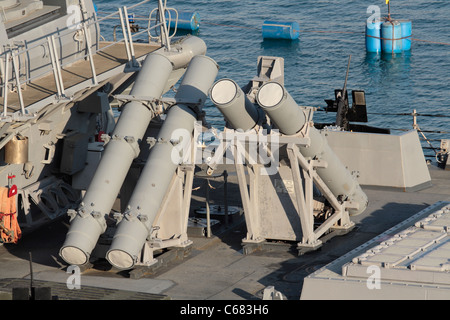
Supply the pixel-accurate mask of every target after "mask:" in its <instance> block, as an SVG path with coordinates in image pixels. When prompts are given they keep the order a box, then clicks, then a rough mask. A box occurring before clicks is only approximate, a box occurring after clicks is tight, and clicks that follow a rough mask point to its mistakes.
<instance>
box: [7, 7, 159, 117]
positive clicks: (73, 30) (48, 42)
mask: <svg viewBox="0 0 450 320" xmlns="http://www.w3.org/2000/svg"><path fill="white" fill-rule="evenodd" d="M150 1H151V0H144V1H142V2H140V3H137V4H135V5H132V6H130V7H128V8H127V7H126V6H124V7H122V8H118V10H117V12H113V13H111V14H109V15H107V16H105V17H102V18H100V19H98V18H97V16H96V15H93V16H92V17H83V21H81V22H76V23H74V24H72V25H70V26H67V30H66V31H64V32H61V33H59V34H56V33H52V34H48V35H47V36H45V37H43V38H42V40H39V41H37V42H36V43H35V44H34V45H32V46H30V47H27V48H25V49H18V48H17V47H15V48H14V47H13V48H11V47H10V48H8V49H7V50H5V51H4V52H3V53H2V54H1V55H0V57H1V56H3V57H4V59H1V62H2V71H3V72H4V74H3V77H2V80H3V93H2V96H3V98H4V99H3V112H2V114H1V116H2V118H6V117H8V114H7V110H8V91H9V88H8V86H9V84H10V83H12V82H13V78H15V81H14V82H15V86H16V88H17V94H18V97H19V105H20V112H21V114H22V115H25V114H26V110H25V105H24V101H23V97H22V92H21V86H22V85H24V84H28V83H30V82H31V81H32V80H34V79H37V78H40V77H42V76H45V75H48V73H49V71H45V72H42V73H39V74H37V75H34V76H27V77H26V79H23V80H20V72H19V69H18V57H20V55H23V54H25V55H27V54H28V53H29V52H30V51H31V50H33V49H35V48H38V47H41V46H44V47H47V48H48V49H49V53H50V54H49V60H50V61H49V63H50V64H51V66H52V71H53V75H54V77H55V82H56V90H57V93H56V98H57V99H58V100H60V99H62V98H65V90H64V83H63V78H62V74H61V70H62V68H63V67H65V66H67V65H70V64H73V63H75V62H78V61H82V60H84V59H86V58H87V59H89V62H90V67H91V72H92V80H93V85H97V84H98V81H97V74H96V70H95V64H94V59H93V56H94V55H95V54H97V53H99V52H103V51H105V50H106V49H108V48H110V47H112V46H114V45H116V44H118V43H122V42H123V43H124V44H125V51H126V54H127V59H128V62H129V63H131V64H132V65H134V66H136V61H135V54H134V47H133V37H132V32H131V27H130V23H129V21H128V11H129V10H132V9H134V8H136V7H139V6H141V5H143V4H145V3H147V2H150ZM158 9H159V10H161V11H162V12H164V11H165V7H164V5H163V4H162V1H161V0H159V1H158ZM82 10H83V9H82ZM116 16H118V19H120V21H121V27H122V34H123V38H121V39H119V40H117V41H113V42H112V43H110V44H108V45H106V46H103V47H102V48H100V47H98V48H95V49H94V50H92V49H93V48H92V43H91V41H90V35H89V32H88V29H89V27H91V26H93V25H98V24H99V23H100V22H103V21H105V20H107V19H111V18H113V17H114V18H115V17H116ZM163 23H164V21H163V22H161V23H158V24H155V25H154V26H149V27H148V28H146V29H144V30H143V31H141V32H140V33H144V32H150V30H151V29H154V28H157V27H159V26H163ZM80 29H81V30H83V33H84V40H85V41H86V51H87V53H86V54H84V55H82V56H79V57H77V58H75V59H72V60H70V61H67V62H65V63H61V62H62V61H61V60H62V59H63V57H59V56H58V52H57V47H56V41H57V40H58V39H61V38H62V37H66V36H75V35H76V34H77V33H78V32H79V30H80ZM162 29H163V32H162V33H164V31H167V30H166V29H165V28H164V27H163V28H162ZM164 40H165V39H164ZM164 40H163V34H161V36H160V41H161V43H164V42H165V41H164ZM41 67H42V66H41ZM10 72H12V74H11V76H9V73H10Z"/></svg>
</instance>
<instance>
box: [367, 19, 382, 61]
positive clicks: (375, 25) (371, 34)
mask: <svg viewBox="0 0 450 320" xmlns="http://www.w3.org/2000/svg"><path fill="white" fill-rule="evenodd" d="M381 23H382V21H380V20H376V21H373V22H371V23H367V24H366V50H367V52H376V53H380V52H381V41H380V38H381Z"/></svg>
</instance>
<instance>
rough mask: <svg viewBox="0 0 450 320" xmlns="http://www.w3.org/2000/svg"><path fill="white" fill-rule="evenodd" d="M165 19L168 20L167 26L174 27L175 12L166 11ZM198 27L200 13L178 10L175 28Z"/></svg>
mask: <svg viewBox="0 0 450 320" xmlns="http://www.w3.org/2000/svg"><path fill="white" fill-rule="evenodd" d="M165 18H166V20H169V22H170V23H169V27H170V28H175V23H176V22H177V21H176V18H177V14H176V12H174V11H173V10H171V11H170V19H169V13H167V12H166V15H165ZM199 28H200V15H199V13H198V12H196V11H194V12H178V23H177V29H182V30H191V31H196V30H198V29H199Z"/></svg>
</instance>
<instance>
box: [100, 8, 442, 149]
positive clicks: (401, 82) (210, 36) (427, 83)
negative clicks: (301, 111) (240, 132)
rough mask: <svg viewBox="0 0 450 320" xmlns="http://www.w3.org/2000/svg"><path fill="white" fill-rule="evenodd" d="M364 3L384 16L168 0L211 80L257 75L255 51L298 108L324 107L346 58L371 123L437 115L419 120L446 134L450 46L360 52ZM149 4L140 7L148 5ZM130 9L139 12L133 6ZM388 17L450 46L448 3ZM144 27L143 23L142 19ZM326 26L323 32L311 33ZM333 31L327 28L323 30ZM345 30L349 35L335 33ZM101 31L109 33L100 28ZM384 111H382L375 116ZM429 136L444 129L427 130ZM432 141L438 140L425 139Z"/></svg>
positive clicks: (395, 124)
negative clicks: (268, 28) (292, 34)
mask: <svg viewBox="0 0 450 320" xmlns="http://www.w3.org/2000/svg"><path fill="white" fill-rule="evenodd" d="M134 3H136V2H133V1H117V0H116V1H106V0H101V1H99V0H97V1H96V4H97V6H98V9H99V11H100V12H101V11H107V12H111V11H113V10H115V9H116V8H117V7H119V6H123V5H126V6H130V5H132V4H134ZM369 5H379V7H380V9H381V14H382V16H386V15H387V5H386V4H385V1H384V0H377V1H374V0H370V1H361V0H358V1H356V0H349V1H338V0H330V1H320V0H304V1H294V0H247V1H237V0H214V1H213V0H190V1H180V0H169V1H168V6H171V7H175V8H177V9H178V10H179V11H194V10H195V11H197V12H198V13H199V14H200V17H201V25H200V30H199V32H197V33H196V35H197V36H199V37H201V38H202V39H203V40H204V41H205V42H206V44H207V46H208V52H207V55H209V56H210V57H211V58H213V59H214V60H215V61H216V62H217V63H218V64H219V66H220V71H219V75H218V79H220V78H225V77H227V78H231V79H233V80H235V81H236V82H237V83H238V84H239V85H241V86H244V85H245V84H247V83H248V81H249V80H251V79H252V78H253V77H254V76H255V75H256V62H257V58H258V56H278V57H283V58H284V64H285V87H286V89H287V90H288V91H289V93H290V94H291V95H292V97H293V98H294V99H295V100H296V101H297V103H298V104H299V105H305V106H314V107H320V108H324V107H325V106H326V103H325V102H324V99H331V98H334V89H337V88H342V87H343V85H344V80H345V72H346V68H347V61H348V58H349V55H351V64H350V74H349V78H348V89H349V90H351V89H362V90H365V92H366V102H367V106H368V112H369V123H368V125H371V126H378V127H384V128H393V129H396V128H404V129H410V128H412V121H413V119H412V117H411V116H397V115H393V114H398V113H411V112H412V111H413V110H414V109H416V110H417V112H418V113H419V114H436V115H445V116H447V117H437V118H436V117H428V116H424V117H419V118H418V124H419V126H420V127H421V129H423V130H431V131H439V130H440V131H446V132H449V131H450V126H449V123H450V109H449V101H450V90H449V89H450V81H449V80H450V75H449V74H450V46H449V45H443V44H433V43H430V42H423V41H413V43H412V50H411V51H410V52H409V53H408V54H405V53H403V54H398V55H396V56H394V57H392V55H390V54H388V55H385V56H384V55H371V54H367V53H366V50H365V35H364V28H365V23H366V20H367V18H369V16H370V13H367V8H368V6H369ZM155 6H156V1H154V3H153V2H152V3H151V4H149V5H148V6H147V7H148V8H153V7H155ZM136 14H141V15H146V14H148V12H143V11H142V10H140V11H139V12H136ZM391 16H392V17H393V18H398V19H410V20H412V22H413V39H420V40H428V41H435V42H443V43H450V23H449V20H448V17H449V16H450V1H448V0H442V1H423V0H403V1H395V0H392V1H391ZM265 20H279V21H297V22H298V23H299V24H300V30H301V33H300V40H299V41H281V40H276V41H273V40H271V41H269V40H265V41H264V40H263V39H262V33H261V26H262V24H263V22H264V21H265ZM143 24H145V23H143ZM317 31H325V32H317ZM330 31H332V32H333V33H330ZM340 32H348V33H340ZM102 33H103V34H105V36H106V34H107V33H110V30H104V31H103V32H102ZM205 111H206V112H207V118H208V120H209V121H210V123H212V124H213V125H215V126H217V127H219V128H220V127H221V126H223V124H224V122H223V118H222V116H221V114H220V113H219V112H218V110H216V108H215V107H214V106H213V105H212V103H211V102H210V101H208V102H207V106H206V108H205ZM380 113H382V114H386V113H387V114H390V115H382V114H380ZM334 119H335V114H333V113H325V112H319V111H318V112H316V113H315V115H314V120H315V121H316V122H332V121H334ZM426 135H427V137H429V138H435V139H440V138H450V134H432V133H426ZM432 144H433V145H434V146H437V147H438V146H439V142H438V141H436V142H432Z"/></svg>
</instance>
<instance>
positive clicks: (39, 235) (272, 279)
mask: <svg viewBox="0 0 450 320" xmlns="http://www.w3.org/2000/svg"><path fill="white" fill-rule="evenodd" d="M428 167H429V171H430V175H431V178H432V186H431V187H428V188H426V189H423V190H420V191H415V192H403V191H400V190H392V189H389V190H386V189H383V188H366V187H364V186H363V190H364V192H366V194H367V196H368V198H369V206H368V208H367V209H366V210H365V212H363V213H362V214H361V215H358V216H355V217H352V219H351V220H352V221H353V222H354V223H355V225H356V227H355V228H354V229H353V230H352V231H351V232H350V233H348V234H347V235H344V236H337V237H333V238H332V239H330V240H329V241H328V242H326V243H324V244H323V246H322V247H321V248H320V249H319V250H316V251H313V252H310V253H307V254H304V255H301V256H298V254H297V252H296V251H295V250H290V249H289V246H286V245H282V244H274V245H273V246H271V247H270V250H265V251H256V252H254V253H252V254H244V252H243V249H242V244H241V240H242V239H243V238H244V237H245V234H246V226H245V221H244V216H243V215H242V214H240V213H237V214H236V215H235V216H233V217H230V219H229V221H228V223H227V224H225V222H224V221H223V220H221V222H219V223H218V224H216V225H214V226H212V231H211V236H210V237H206V236H205V235H204V232H192V230H193V229H192V230H191V232H190V233H191V235H190V240H192V241H193V244H192V246H191V247H190V250H189V251H188V252H183V253H182V254H173V253H172V254H171V252H170V251H169V252H166V253H163V254H162V255H161V257H163V258H162V259H160V260H161V261H162V262H161V263H160V265H159V267H158V268H154V269H148V270H146V271H145V272H142V270H141V272H140V273H139V272H138V276H136V274H133V273H130V272H125V271H119V270H116V269H114V268H112V267H111V266H110V265H109V264H107V263H106V262H102V261H97V262H96V263H94V265H93V266H92V268H90V269H87V270H84V271H83V272H82V273H81V275H80V277H79V280H80V281H79V285H80V287H79V289H77V288H76V287H75V288H73V285H72V286H71V285H70V284H73V283H75V282H73V281H72V280H73V277H72V276H73V275H74V274H72V273H68V272H67V267H68V265H67V264H66V263H65V262H64V261H63V260H62V259H61V258H60V257H59V255H58V251H59V248H60V246H61V244H62V242H63V241H64V237H65V235H66V232H67V227H68V223H67V221H66V220H65V219H62V220H58V221H54V222H52V223H51V224H48V225H47V226H45V227H43V228H41V229H39V230H36V231H35V232H33V233H31V234H28V235H26V236H24V237H23V238H22V239H21V240H20V241H19V243H18V244H5V245H3V246H1V247H0V265H2V271H1V274H0V293H1V295H0V296H1V297H3V298H5V299H11V297H12V290H13V288H15V287H21V286H30V281H31V280H30V278H31V272H30V253H31V256H32V277H33V286H35V287H39V286H41V287H42V286H43V287H50V288H51V294H52V297H53V299H59V300H68V299H70V300H72V299H74V300H76V299H84V300H90V299H93V300H97V299H100V300H101V299H122V300H141V299H170V300H261V299H262V298H263V293H264V289H265V288H267V287H270V286H274V288H275V290H277V291H279V292H281V293H282V295H283V298H285V299H288V300H298V299H300V298H301V294H302V288H303V281H304V278H305V277H306V276H308V275H310V274H312V273H313V272H315V271H316V270H319V269H320V268H322V267H323V266H325V265H327V264H329V263H331V262H333V261H334V260H336V259H338V258H339V257H341V256H343V255H345V254H346V253H348V252H350V251H351V250H353V249H355V248H357V247H359V246H361V245H362V244H364V243H366V242H368V241H369V240H371V239H373V238H375V237H376V236H378V235H380V234H382V233H383V232H385V231H386V230H388V229H390V228H392V227H394V226H396V225H398V224H399V223H401V222H402V221H404V220H406V219H408V218H410V217H412V216H414V215H415V214H417V213H418V212H420V211H422V210H424V209H426V208H427V207H429V206H431V205H433V204H435V203H437V202H439V201H450V171H448V170H443V169H440V168H437V167H436V166H434V165H432V164H431V165H429V166H428ZM224 170H227V172H228V199H229V200H228V205H229V206H237V207H241V206H242V204H241V200H240V194H239V187H238V184H237V177H236V174H235V172H234V166H232V165H221V166H219V167H218V168H217V169H216V171H215V172H216V173H218V174H220V173H222V172H223V171H224ZM210 185H211V186H212V187H213V188H215V189H211V190H210V203H211V204H218V205H223V191H222V188H223V176H220V177H217V178H214V179H210ZM205 191H206V190H205V183H204V178H202V177H201V176H198V177H196V178H195V179H194V191H193V196H192V201H191V208H192V210H195V209H196V208H199V207H202V206H205ZM212 218H214V217H212ZM194 229H195V228H194ZM200 229H201V228H200ZM278 245H279V246H278ZM277 247H279V249H277ZM105 261H106V260H105ZM135 272H136V271H135ZM71 277H72V278H71ZM68 283H69V285H68ZM69 287H72V289H69ZM319 296H320V295H319ZM316 298H318V299H320V297H317V296H316Z"/></svg>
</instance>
